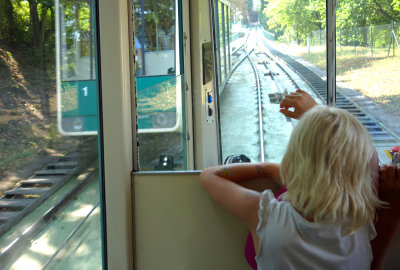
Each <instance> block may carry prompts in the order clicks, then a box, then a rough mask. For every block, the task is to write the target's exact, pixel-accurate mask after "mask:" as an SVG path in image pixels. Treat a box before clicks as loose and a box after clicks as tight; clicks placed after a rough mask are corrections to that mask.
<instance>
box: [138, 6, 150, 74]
mask: <svg viewBox="0 0 400 270" xmlns="http://www.w3.org/2000/svg"><path fill="white" fill-rule="evenodd" d="M140 9H141V12H142V16H141V17H142V18H141V19H142V36H141V38H142V39H141V40H142V44H141V45H142V63H141V64H142V75H145V74H146V65H145V64H146V60H144V33H145V30H144V0H141V1H140ZM149 44H150V40H149ZM135 50H136V48H135ZM135 53H136V52H135Z"/></svg>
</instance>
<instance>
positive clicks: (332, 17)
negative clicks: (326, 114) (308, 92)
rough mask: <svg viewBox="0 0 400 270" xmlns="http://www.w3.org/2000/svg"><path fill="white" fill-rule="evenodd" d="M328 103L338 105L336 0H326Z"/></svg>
mask: <svg viewBox="0 0 400 270" xmlns="http://www.w3.org/2000/svg"><path fill="white" fill-rule="evenodd" d="M326 9H327V10H326V13H327V16H326V26H327V27H326V45H327V52H326V58H327V59H326V63H327V67H326V68H327V104H328V105H329V106H335V105H336V0H326Z"/></svg>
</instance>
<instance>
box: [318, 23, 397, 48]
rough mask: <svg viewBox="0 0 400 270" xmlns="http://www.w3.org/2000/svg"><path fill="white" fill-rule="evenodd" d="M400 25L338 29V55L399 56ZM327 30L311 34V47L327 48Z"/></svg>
mask: <svg viewBox="0 0 400 270" xmlns="http://www.w3.org/2000/svg"><path fill="white" fill-rule="evenodd" d="M399 37H400V24H399V23H396V22H393V23H392V24H385V25H371V26H365V27H354V28H352V29H346V28H344V29H340V28H339V29H336V47H337V52H338V53H355V54H370V55H383V54H386V55H399V54H400V46H399ZM325 44H326V30H325V29H321V30H316V31H313V32H311V33H310V46H325Z"/></svg>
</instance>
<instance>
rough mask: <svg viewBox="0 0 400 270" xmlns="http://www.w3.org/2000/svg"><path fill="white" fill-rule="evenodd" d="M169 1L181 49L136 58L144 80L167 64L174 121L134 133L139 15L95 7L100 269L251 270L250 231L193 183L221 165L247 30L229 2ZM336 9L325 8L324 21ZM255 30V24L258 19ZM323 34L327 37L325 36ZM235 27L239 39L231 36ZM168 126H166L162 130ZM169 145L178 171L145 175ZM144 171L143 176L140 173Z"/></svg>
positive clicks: (111, 5)
mask: <svg viewBox="0 0 400 270" xmlns="http://www.w3.org/2000/svg"><path fill="white" fill-rule="evenodd" d="M155 2H157V1H155ZM160 2H162V1H160ZM173 2H174V3H175V6H176V7H177V8H176V9H175V10H174V11H172V12H173V13H172V14H173V16H174V18H175V28H176V29H178V28H179V29H180V30H179V31H176V32H175V42H176V46H177V48H179V49H176V50H175V51H170V50H164V51H147V52H146V51H145V52H144V54H143V56H144V69H145V70H146V76H149V78H150V77H151V76H158V75H168V72H166V70H168V69H170V68H171V67H172V66H173V67H174V69H173V70H174V73H173V74H172V75H171V74H169V75H171V76H172V77H173V79H175V80H176V82H175V83H174V84H173V85H174V87H176V92H174V94H173V95H172V101H171V102H175V109H174V110H172V112H173V114H174V115H173V116H171V115H170V114H165V115H164V116H162V117H165V118H154V119H156V120H149V121H150V122H151V121H153V122H151V123H154V122H157V119H159V122H162V123H161V124H160V123H158V124H159V126H152V127H151V128H147V127H146V128H141V127H140V123H139V128H138V122H139V121H140V119H143V118H144V117H142V115H141V114H140V110H141V108H138V105H137V102H136V101H137V100H138V99H140V96H139V93H138V91H137V81H139V80H140V79H141V78H140V76H139V75H138V74H136V75H135V67H136V63H135V59H136V60H138V57H137V56H136V57H135V55H136V53H137V52H135V46H134V43H135V42H134V34H133V33H136V32H137V29H135V28H136V26H135V24H137V23H138V21H137V20H138V19H137V18H135V16H136V11H135V10H136V9H137V8H139V7H138V6H134V4H133V3H132V2H131V1H129V0H112V1H111V0H99V1H98V2H96V4H97V8H98V10H97V15H98V17H97V20H96V23H97V31H98V33H97V34H98V38H99V39H98V40H99V44H98V48H99V51H98V59H99V67H100V68H99V70H98V71H99V78H101V80H99V89H100V90H99V91H100V98H99V101H100V102H101V103H100V104H99V107H100V112H101V114H100V115H99V117H100V120H101V125H100V128H101V132H100V134H99V145H100V146H101V149H102V150H101V155H100V159H101V162H100V164H101V167H102V168H101V178H102V179H103V180H102V191H103V192H104V194H102V205H103V209H104V211H103V214H104V215H103V216H102V218H103V221H102V222H103V226H102V230H104V231H103V235H102V237H103V244H104V247H105V252H104V253H103V260H104V263H105V267H106V268H105V269H113V270H114V269H115V270H130V269H137V270H153V269H165V270H175V269H182V270H186V269H190V270H204V269H238V270H239V269H241V270H242V269H251V268H250V266H249V265H248V264H247V262H246V260H245V257H244V243H245V239H246V236H247V234H248V229H247V228H246V226H245V225H244V224H242V223H241V222H240V221H239V220H238V219H237V218H235V217H233V216H232V215H230V214H229V213H227V212H226V211H224V210H223V209H222V208H221V207H220V206H219V205H217V204H215V203H214V202H213V201H211V199H210V198H209V196H208V195H207V194H206V193H205V191H204V190H203V189H202V187H201V186H200V183H199V174H200V171H201V170H202V169H203V168H206V167H210V166H215V165H218V164H221V163H222V162H223V159H224V157H222V155H221V138H220V126H219V125H220V119H219V117H218V109H219V108H218V104H219V103H218V102H219V99H220V98H221V97H222V96H221V92H222V90H220V91H221V92H219V91H217V89H218V88H219V87H222V86H224V85H225V84H226V83H227V80H228V79H229V75H230V73H231V71H232V66H233V63H232V59H231V54H232V53H233V51H234V50H235V49H236V48H237V46H236V45H233V44H235V43H236V41H237V40H238V39H239V38H243V37H244V36H245V33H246V32H245V31H246V29H244V28H242V26H240V24H236V23H237V21H233V20H234V19H233V16H231V15H230V8H231V3H230V2H229V1H227V0H216V1H214V0H209V1H204V0H173ZM135 3H140V0H138V1H136V2H135ZM335 3H336V1H333V0H328V1H327V13H328V14H330V16H327V17H328V22H331V23H332V22H333V21H332V18H331V15H332V14H333V12H334V9H333V8H332V5H333V4H335ZM138 5H139V4H138ZM178 6H179V8H178ZM177 18H179V20H178V19H177ZM221 18H224V19H223V20H221ZM135 20H136V21H135ZM230 20H232V21H230ZM224 22H229V23H227V25H225V24H224ZM252 22H254V23H256V24H258V17H257V18H256V19H253V21H252ZM228 24H229V25H232V24H234V27H233V28H232V27H230V26H229V25H228ZM215 25H217V26H215ZM218 27H219V28H218ZM330 27H332V25H330V26H328V30H332V29H331V28H330ZM143 29H144V28H143ZM216 29H217V30H216ZM218 29H219V30H218ZM222 29H223V31H222ZM232 29H233V31H236V30H237V31H239V32H233V33H232ZM221 33H222V34H221ZM328 33H334V31H331V32H329V31H328ZM328 40H329V39H328ZM156 42H157V41H156ZM178 43H179V44H178ZM335 49H336V48H335V46H333V47H332V44H330V45H329V44H328V47H327V55H328V64H327V69H328V72H327V74H328V77H327V84H328V91H331V90H332V87H334V86H333V85H334V83H332V82H333V80H335V76H334V74H335V72H334V70H335V63H334V61H333V60H332V57H334V55H335V54H334V50H335ZM331 76H333V77H331ZM145 79H146V78H145ZM161 83H163V82H161ZM143 89H145V87H143ZM218 93H219V94H220V95H219V94H218ZM182 104H184V105H182ZM138 111H139V113H138ZM161 113H164V112H161ZM239 113H240V112H239ZM146 117H147V116H146ZM170 117H172V118H170ZM149 119H150V118H149ZM170 119H173V120H171V121H172V124H171V126H167V127H163V126H162V125H163V124H164V123H163V122H164V121H169V120H170ZM150 122H149V123H150ZM156 124H157V123H156ZM154 134H156V135H154ZM170 134H172V135H173V136H174V137H173V138H172V139H171V137H168V136H169V135H170ZM154 136H160V137H154ZM160 138H162V139H160ZM172 140H179V141H180V142H181V146H180V148H179V149H177V150H176V149H173V150H174V151H175V150H176V151H175V152H177V153H178V154H177V155H175V156H174V158H175V162H176V161H177V160H178V159H179V162H180V163H179V164H178V165H176V166H177V167H176V169H175V170H169V171H167V170H157V171H156V170H152V169H151V168H154V167H155V166H158V165H157V164H155V165H154V160H155V159H156V158H158V157H159V156H160V154H159V153H157V155H155V157H152V158H151V159H149V160H146V159H142V156H145V155H146V154H148V153H150V151H151V150H148V149H151V147H152V146H154V144H157V143H159V144H160V145H164V144H168V142H170V141H172ZM146 142H149V145H146ZM147 147H148V148H147ZM143 149H145V150H143ZM160 153H162V156H163V154H164V153H165V156H166V157H169V156H173V155H174V154H170V152H168V151H164V152H162V151H161V152H160ZM181 153H183V154H181ZM238 154H239V153H238ZM177 156H179V157H177ZM152 162H153V163H152ZM160 163H162V160H161V159H160ZM143 164H146V166H147V165H148V168H150V169H147V170H142V166H144V165H143ZM160 166H161V165H160ZM256 184H257V183H256V182H255V183H254V185H256ZM399 237H400V234H399V233H397V235H396V239H395V241H394V242H393V244H392V246H391V248H390V250H389V252H388V259H387V260H388V261H390V263H391V264H392V265H395V266H397V267H399V266H400V258H398V256H397V254H396V250H397V251H398V250H399V248H400V246H399V245H400V239H399ZM100 267H101V266H99V267H98V268H97V269H100ZM0 268H1V266H0ZM94 269H96V268H94Z"/></svg>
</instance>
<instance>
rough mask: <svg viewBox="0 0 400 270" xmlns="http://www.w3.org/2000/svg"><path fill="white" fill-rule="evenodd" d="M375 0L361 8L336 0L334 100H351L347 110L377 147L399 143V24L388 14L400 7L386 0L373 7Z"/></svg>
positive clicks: (339, 102)
mask: <svg viewBox="0 0 400 270" xmlns="http://www.w3.org/2000/svg"><path fill="white" fill-rule="evenodd" d="M378 2H379V1H378ZM378 2H374V3H372V4H371V5H367V4H365V5H362V6H361V7H360V6H359V2H357V1H347V2H345V1H343V0H340V1H337V15H336V17H337V20H336V66H337V68H336V72H337V95H336V99H337V102H336V103H337V106H338V107H341V106H344V102H343V100H344V98H346V99H350V100H351V103H352V104H354V106H351V107H350V106H349V105H347V106H348V108H349V110H351V112H352V113H353V114H354V115H355V116H356V117H358V118H359V119H360V121H361V122H362V123H363V124H364V126H366V128H367V130H368V131H369V132H370V134H371V137H372V138H373V140H374V142H375V145H376V146H377V147H378V152H380V151H379V148H381V147H382V148H385V149H390V148H391V147H392V146H394V145H398V144H399V142H400V137H399V134H400V128H399V125H398V122H399V119H400V110H399V108H400V106H399V104H400V98H399V97H400V88H399V85H400V76H399V74H400V70H399V69H398V63H399V60H400V58H399V56H400V47H399V43H398V40H399V38H400V24H399V23H398V22H394V21H392V20H391V19H390V18H389V17H388V16H386V15H387V14H391V15H390V16H393V18H396V17H397V18H398V17H399V16H400V11H399V10H397V11H396V10H393V9H392V8H391V7H390V6H386V5H385V4H382V7H381V6H379V7H380V8H379V9H376V8H377V7H378ZM374 10H380V11H379V12H374ZM355 14H356V16H355Z"/></svg>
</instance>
